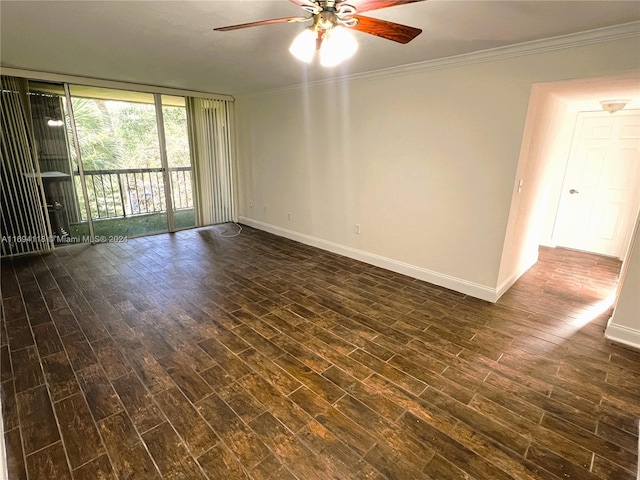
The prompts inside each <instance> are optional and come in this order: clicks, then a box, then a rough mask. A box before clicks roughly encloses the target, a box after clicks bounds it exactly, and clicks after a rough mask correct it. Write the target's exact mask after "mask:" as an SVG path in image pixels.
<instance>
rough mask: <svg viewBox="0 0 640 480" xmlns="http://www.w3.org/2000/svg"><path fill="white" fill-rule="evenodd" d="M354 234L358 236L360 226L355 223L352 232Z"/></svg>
mask: <svg viewBox="0 0 640 480" xmlns="http://www.w3.org/2000/svg"><path fill="white" fill-rule="evenodd" d="M353 231H354V232H355V234H356V235H360V224H359V223H356V226H355V228H354V230H353Z"/></svg>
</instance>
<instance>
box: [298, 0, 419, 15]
mask: <svg viewBox="0 0 640 480" xmlns="http://www.w3.org/2000/svg"><path fill="white" fill-rule="evenodd" d="M291 1H292V2H295V1H296V0H291ZM424 1H425V0H349V1H348V2H347V3H349V4H350V5H353V6H354V7H356V10H357V11H358V12H370V11H371V10H379V9H381V8H387V7H397V6H398V5H405V4H407V3H416V2H424Z"/></svg>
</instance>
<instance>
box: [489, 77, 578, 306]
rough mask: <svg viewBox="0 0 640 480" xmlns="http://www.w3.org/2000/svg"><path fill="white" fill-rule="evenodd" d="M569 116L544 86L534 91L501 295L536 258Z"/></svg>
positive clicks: (553, 203)
mask: <svg viewBox="0 0 640 480" xmlns="http://www.w3.org/2000/svg"><path fill="white" fill-rule="evenodd" d="M574 117H575V114H571V113H569V112H568V111H567V104H566V103H565V102H564V101H562V99H560V98H558V97H557V96H555V95H554V94H553V93H551V92H549V91H547V89H546V88H545V85H534V86H533V88H532V93H531V99H530V102H529V110H528V113H527V120H526V124H525V128H524V137H523V141H522V147H521V150H520V161H519V163H518V169H517V171H516V176H515V184H514V187H513V193H512V199H511V208H510V213H509V222H508V224H507V231H506V235H505V241H504V248H503V251H502V261H501V263H500V273H499V275H498V294H500V295H501V294H502V293H504V292H505V291H506V290H507V289H508V288H509V287H510V286H511V285H512V284H513V283H514V282H515V281H516V280H517V279H518V278H519V277H520V276H521V275H522V274H523V273H524V272H526V271H527V270H528V269H529V268H530V267H531V265H533V264H534V263H535V262H536V261H537V259H538V247H539V245H540V244H541V243H544V242H543V238H544V233H545V230H546V228H548V227H549V222H548V212H549V211H550V209H554V212H555V209H557V202H558V200H559V196H560V190H561V186H562V178H563V175H564V168H565V166H566V163H567V158H568V155H569V150H570V146H571V132H572V129H573V120H574ZM519 187H520V188H519ZM554 218H555V215H554ZM552 228H553V224H552V225H551V229H552Z"/></svg>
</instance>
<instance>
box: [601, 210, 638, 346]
mask: <svg viewBox="0 0 640 480" xmlns="http://www.w3.org/2000/svg"><path fill="white" fill-rule="evenodd" d="M639 230H640V215H639V216H638V218H637V220H636V226H635V238H634V239H633V240H632V244H631V248H630V250H629V254H628V256H627V260H626V262H625V264H624V266H623V271H622V273H621V278H620V280H621V282H622V287H621V288H620V291H619V292H618V302H617V304H616V307H615V310H614V312H613V316H612V317H611V320H609V324H608V325H607V329H606V330H605V333H604V335H605V337H606V338H608V339H609V340H613V341H615V342H618V343H622V344H625V345H629V346H631V347H634V348H636V349H640V233H639Z"/></svg>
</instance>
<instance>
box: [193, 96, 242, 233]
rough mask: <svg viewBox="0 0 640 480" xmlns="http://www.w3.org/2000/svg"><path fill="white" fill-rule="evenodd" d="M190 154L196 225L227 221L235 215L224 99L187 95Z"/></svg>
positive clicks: (228, 113) (228, 115)
mask: <svg viewBox="0 0 640 480" xmlns="http://www.w3.org/2000/svg"><path fill="white" fill-rule="evenodd" d="M187 115H188V118H189V140H190V142H191V152H192V156H193V174H194V188H195V199H194V200H195V203H196V225H197V226H203V225H213V224H216V223H224V222H230V221H232V220H234V217H235V209H234V208H235V207H234V202H233V197H234V192H233V182H234V179H233V168H232V166H233V165H232V151H231V149H232V140H231V133H230V132H231V128H230V126H231V106H230V105H229V102H227V101H226V100H213V99H207V98H195V97H190V98H187Z"/></svg>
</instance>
